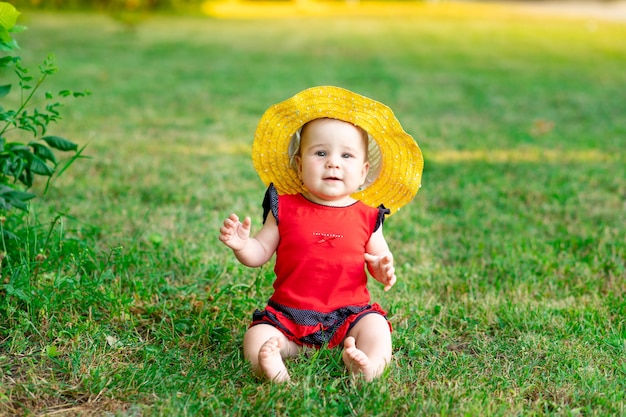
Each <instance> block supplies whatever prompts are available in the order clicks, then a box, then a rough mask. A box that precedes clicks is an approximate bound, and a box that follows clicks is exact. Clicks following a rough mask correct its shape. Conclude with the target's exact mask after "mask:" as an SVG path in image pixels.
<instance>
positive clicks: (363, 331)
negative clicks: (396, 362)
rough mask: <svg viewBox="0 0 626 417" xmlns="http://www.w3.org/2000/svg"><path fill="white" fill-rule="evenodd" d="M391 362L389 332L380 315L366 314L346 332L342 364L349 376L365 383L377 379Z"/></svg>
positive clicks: (384, 320) (387, 325)
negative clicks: (344, 365)
mask: <svg viewBox="0 0 626 417" xmlns="http://www.w3.org/2000/svg"><path fill="white" fill-rule="evenodd" d="M389 361H391V332H390V331H389V324H388V323H387V320H386V319H385V318H384V317H383V316H381V315H380V314H368V315H366V316H364V317H363V318H361V319H360V320H359V321H358V322H357V323H356V324H355V325H354V327H352V329H350V331H349V332H348V337H346V340H345V341H344V349H343V362H344V363H345V364H346V366H347V368H348V371H350V373H351V374H353V375H357V374H361V375H363V377H364V378H365V380H366V381H371V380H373V379H375V378H377V377H379V376H380V375H381V374H382V373H383V371H384V370H385V366H386V365H387V364H388V363H389Z"/></svg>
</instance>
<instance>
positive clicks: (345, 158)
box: [296, 119, 369, 205]
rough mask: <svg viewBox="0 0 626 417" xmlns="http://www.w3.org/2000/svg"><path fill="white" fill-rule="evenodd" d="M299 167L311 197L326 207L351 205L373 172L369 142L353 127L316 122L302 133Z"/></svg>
mask: <svg viewBox="0 0 626 417" xmlns="http://www.w3.org/2000/svg"><path fill="white" fill-rule="evenodd" d="M296 163H297V166H298V176H299V177H300V179H301V180H302V182H303V183H304V186H305V187H306V189H307V191H308V195H307V197H309V198H310V199H311V200H313V201H315V202H319V203H322V204H328V203H331V204H337V205H343V204H348V203H350V202H352V201H353V200H352V199H351V197H350V195H351V194H353V193H355V192H356V191H357V190H358V189H359V187H360V186H361V185H362V184H363V182H364V181H365V177H366V175H367V172H368V170H369V163H368V162H367V138H366V137H365V136H364V134H363V131H362V130H361V129H359V128H358V127H356V126H354V125H352V124H351V123H347V122H344V121H341V120H336V119H317V120H313V121H311V122H309V123H307V125H306V126H305V127H304V128H303V129H302V133H301V142H300V155H299V156H298V157H297V158H296Z"/></svg>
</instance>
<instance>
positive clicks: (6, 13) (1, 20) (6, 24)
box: [0, 1, 20, 30]
mask: <svg viewBox="0 0 626 417" xmlns="http://www.w3.org/2000/svg"><path fill="white" fill-rule="evenodd" d="M19 15H20V12H18V11H17V9H16V8H15V7H13V5H11V4H9V3H7V2H4V1H3V2H0V27H3V28H5V29H6V30H9V29H11V28H12V27H13V26H15V23H16V22H17V18H18V16H19Z"/></svg>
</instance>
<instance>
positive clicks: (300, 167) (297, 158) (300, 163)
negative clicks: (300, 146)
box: [293, 155, 302, 181]
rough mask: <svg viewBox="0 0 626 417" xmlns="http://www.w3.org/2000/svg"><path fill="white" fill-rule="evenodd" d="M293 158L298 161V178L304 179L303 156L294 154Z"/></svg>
mask: <svg viewBox="0 0 626 417" xmlns="http://www.w3.org/2000/svg"><path fill="white" fill-rule="evenodd" d="M293 160H294V161H295V163H296V174H297V175H298V179H300V181H302V158H301V157H300V155H294V157H293Z"/></svg>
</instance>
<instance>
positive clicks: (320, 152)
mask: <svg viewBox="0 0 626 417" xmlns="http://www.w3.org/2000/svg"><path fill="white" fill-rule="evenodd" d="M315 155H317V156H326V151H317V152H315Z"/></svg>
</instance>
